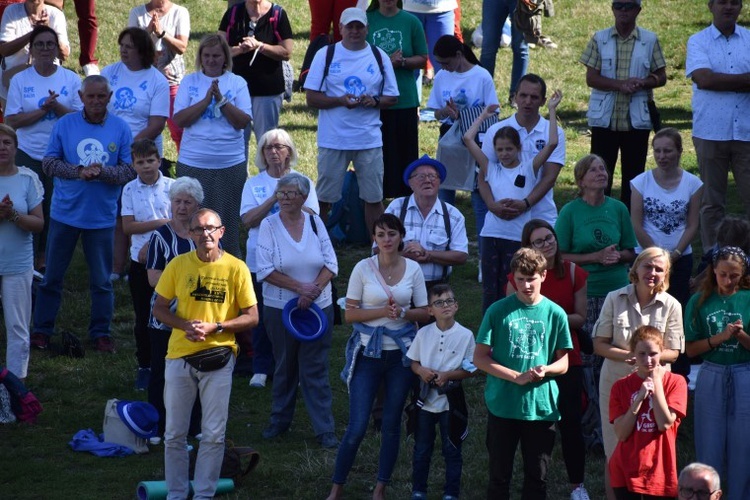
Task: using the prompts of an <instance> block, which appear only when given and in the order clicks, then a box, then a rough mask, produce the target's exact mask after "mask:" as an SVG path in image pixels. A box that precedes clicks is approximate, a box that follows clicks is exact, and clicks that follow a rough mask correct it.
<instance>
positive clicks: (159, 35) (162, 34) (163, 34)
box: [156, 30, 167, 39]
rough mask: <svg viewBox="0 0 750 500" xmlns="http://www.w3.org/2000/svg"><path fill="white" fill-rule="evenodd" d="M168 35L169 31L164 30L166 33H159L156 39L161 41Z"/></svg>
mask: <svg viewBox="0 0 750 500" xmlns="http://www.w3.org/2000/svg"><path fill="white" fill-rule="evenodd" d="M166 34H167V30H164V31H162V32H161V33H159V34H158V35H156V38H159V39H161V38H164V36H165V35H166Z"/></svg>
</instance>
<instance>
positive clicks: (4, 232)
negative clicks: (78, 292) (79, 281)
mask: <svg viewBox="0 0 750 500" xmlns="http://www.w3.org/2000/svg"><path fill="white" fill-rule="evenodd" d="M17 147H18V140H17V138H16V132H15V131H14V130H13V129H12V128H10V127H9V126H8V125H5V124H0V193H2V196H3V198H2V200H0V255H3V258H2V259H0V295H1V296H2V306H3V316H5V332H6V335H7V337H8V348H7V350H6V361H5V366H7V367H8V370H10V371H11V372H13V373H14V374H15V375H16V376H17V377H18V378H20V379H24V378H26V374H27V371H28V367H29V324H30V323H31V280H32V277H33V273H34V250H33V244H32V237H31V233H38V232H39V231H41V230H42V228H43V227H44V215H43V214H42V197H43V196H44V191H43V189H42V184H41V182H39V178H38V177H37V176H36V174H35V173H34V172H32V171H31V170H29V169H28V168H25V167H17V166H16V162H15V158H16V148H17Z"/></svg>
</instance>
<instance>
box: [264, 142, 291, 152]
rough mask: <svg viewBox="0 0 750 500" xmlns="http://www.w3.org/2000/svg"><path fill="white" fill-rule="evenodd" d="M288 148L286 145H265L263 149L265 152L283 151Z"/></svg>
mask: <svg viewBox="0 0 750 500" xmlns="http://www.w3.org/2000/svg"><path fill="white" fill-rule="evenodd" d="M288 147H289V146H287V145H286V144H266V145H265V146H263V149H265V150H266V151H284V150H285V149H286V148H288Z"/></svg>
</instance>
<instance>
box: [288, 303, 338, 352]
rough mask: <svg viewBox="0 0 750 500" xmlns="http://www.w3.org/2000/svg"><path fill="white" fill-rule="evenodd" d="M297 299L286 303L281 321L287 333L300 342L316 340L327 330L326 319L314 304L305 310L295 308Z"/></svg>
mask: <svg viewBox="0 0 750 500" xmlns="http://www.w3.org/2000/svg"><path fill="white" fill-rule="evenodd" d="M298 300H299V299H298V298H294V299H292V300H290V301H289V302H287V303H286V305H285V306H284V310H283V311H282V312H281V320H282V321H283V322H284V326H285V327H286V329H287V331H288V332H289V333H291V334H292V336H293V337H294V338H296V339H297V340H299V341H300V342H312V341H314V340H318V339H319V338H320V337H322V336H323V334H324V333H325V332H326V330H328V317H327V316H326V315H325V313H324V312H323V310H322V309H321V308H320V307H318V306H317V305H316V304H314V303H313V304H311V305H310V307H308V308H307V309H300V308H299V307H297V301H298Z"/></svg>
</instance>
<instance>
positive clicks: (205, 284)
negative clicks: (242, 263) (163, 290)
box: [188, 274, 227, 304]
mask: <svg viewBox="0 0 750 500" xmlns="http://www.w3.org/2000/svg"><path fill="white" fill-rule="evenodd" d="M188 288H190V289H191V291H190V296H191V297H192V298H194V299H195V300H196V301H197V302H215V303H217V304H223V303H224V300H225V299H226V296H227V280H226V279H225V278H214V277H211V276H201V275H200V274H199V275H198V277H197V278H196V277H194V276H188Z"/></svg>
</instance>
